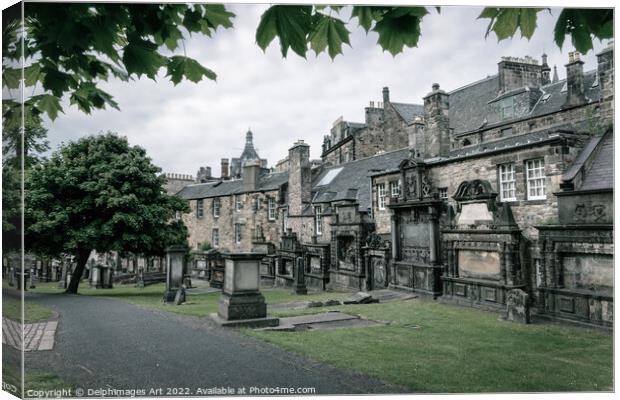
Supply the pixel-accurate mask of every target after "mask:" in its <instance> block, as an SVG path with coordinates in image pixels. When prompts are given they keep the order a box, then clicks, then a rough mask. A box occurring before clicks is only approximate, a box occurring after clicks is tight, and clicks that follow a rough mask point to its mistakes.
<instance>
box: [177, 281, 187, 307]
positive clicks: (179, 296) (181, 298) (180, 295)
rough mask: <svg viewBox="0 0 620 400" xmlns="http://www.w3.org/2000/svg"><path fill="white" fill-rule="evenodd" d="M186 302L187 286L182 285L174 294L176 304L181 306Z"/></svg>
mask: <svg viewBox="0 0 620 400" xmlns="http://www.w3.org/2000/svg"><path fill="white" fill-rule="evenodd" d="M183 303H185V288H184V287H183V286H181V287H180V288H179V290H177V292H176V294H175V295H174V304H175V305H177V306H179V305H181V304H183Z"/></svg>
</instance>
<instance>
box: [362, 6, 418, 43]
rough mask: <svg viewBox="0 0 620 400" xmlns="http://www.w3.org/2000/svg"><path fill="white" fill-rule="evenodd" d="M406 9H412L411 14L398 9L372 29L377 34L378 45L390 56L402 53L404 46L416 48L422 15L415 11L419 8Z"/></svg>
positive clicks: (388, 13)
mask: <svg viewBox="0 0 620 400" xmlns="http://www.w3.org/2000/svg"><path fill="white" fill-rule="evenodd" d="M407 8H409V9H412V10H411V12H403V10H398V9H395V10H393V11H389V12H387V13H386V14H385V15H383V18H382V19H381V20H380V21H378V22H377V23H376V24H375V27H374V29H373V30H374V31H375V32H377V33H378V34H379V40H378V43H379V45H380V46H381V47H382V48H383V50H387V51H389V52H390V53H391V54H392V55H396V54H398V53H400V52H402V51H403V47H404V46H407V47H416V46H417V44H418V40H419V38H420V22H421V21H422V17H421V16H420V15H421V14H423V13H422V12H420V11H419V10H417V9H419V8H420V7H407ZM424 11H426V10H424Z"/></svg>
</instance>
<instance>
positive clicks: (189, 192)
mask: <svg viewBox="0 0 620 400" xmlns="http://www.w3.org/2000/svg"><path fill="white" fill-rule="evenodd" d="M287 182H288V172H278V173H271V174H265V175H263V176H261V177H260V179H259V186H258V189H257V190H256V191H257V192H260V191H263V192H265V191H269V190H277V189H279V188H280V186H281V185H283V184H285V183H287ZM239 193H246V191H245V190H243V180H241V179H236V180H231V181H217V182H208V183H197V184H194V185H188V186H185V187H184V188H183V189H181V190H180V191H179V192H178V193H177V194H178V195H179V196H181V197H182V198H184V199H187V200H194V199H205V198H210V197H220V196H229V195H231V194H239Z"/></svg>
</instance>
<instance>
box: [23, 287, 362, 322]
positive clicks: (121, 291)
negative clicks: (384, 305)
mask: <svg viewBox="0 0 620 400" xmlns="http://www.w3.org/2000/svg"><path fill="white" fill-rule="evenodd" d="M164 289H165V285H164V284H163V283H158V284H154V285H149V286H146V287H144V288H142V289H139V288H136V287H134V286H133V285H119V286H116V287H114V288H112V289H95V288H91V287H89V286H88V284H85V283H84V282H82V283H81V284H80V287H79V289H78V292H79V293H80V294H81V295H86V296H101V297H110V298H115V299H119V300H123V301H126V302H128V303H132V304H136V305H139V306H144V307H150V308H155V309H158V310H162V311H168V312H174V313H177V314H184V315H191V316H194V317H205V316H207V315H209V314H211V313H215V312H217V308H218V303H219V300H220V292H215V293H196V294H192V293H188V294H187V301H186V302H185V303H184V304H181V305H179V306H175V305H170V304H164V303H162V301H161V299H162V296H163V294H164ZM31 290H32V291H33V292H39V293H59V294H60V293H62V292H63V289H58V284H57V283H56V282H42V283H39V284H37V287H36V289H31ZM261 293H262V294H263V296H265V302H266V303H267V304H280V303H288V302H293V301H304V300H308V301H310V300H313V301H321V300H329V299H343V298H345V297H347V296H349V295H350V293H341V292H317V293H310V294H308V295H304V296H301V295H294V294H291V291H290V290H286V289H264V290H262V291H261Z"/></svg>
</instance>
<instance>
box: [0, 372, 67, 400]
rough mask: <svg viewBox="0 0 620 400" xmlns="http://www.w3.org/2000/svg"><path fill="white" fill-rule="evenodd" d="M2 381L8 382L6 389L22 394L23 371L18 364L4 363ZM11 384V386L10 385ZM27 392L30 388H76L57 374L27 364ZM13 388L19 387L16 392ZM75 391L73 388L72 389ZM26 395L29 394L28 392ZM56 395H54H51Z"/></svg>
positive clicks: (25, 383) (17, 394) (25, 384)
mask: <svg viewBox="0 0 620 400" xmlns="http://www.w3.org/2000/svg"><path fill="white" fill-rule="evenodd" d="M2 382H3V383H6V384H8V385H7V387H6V389H8V391H9V392H10V393H12V394H14V395H15V396H21V371H20V370H19V368H18V367H16V366H9V365H3V366H2ZM9 385H10V386H9ZM24 386H25V390H24V391H25V392H26V393H27V391H28V390H42V391H48V390H61V389H74V387H73V385H69V384H67V383H66V382H65V381H63V380H62V379H61V378H59V377H58V376H57V375H55V374H52V373H48V372H43V371H39V370H32V369H30V368H28V367H27V366H26V373H25V382H24ZM13 389H17V390H16V391H17V392H16V393H13ZM72 393H73V390H72ZM26 396H28V395H27V394H26ZM51 397H54V396H51Z"/></svg>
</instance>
